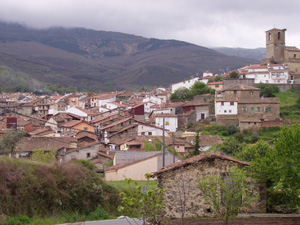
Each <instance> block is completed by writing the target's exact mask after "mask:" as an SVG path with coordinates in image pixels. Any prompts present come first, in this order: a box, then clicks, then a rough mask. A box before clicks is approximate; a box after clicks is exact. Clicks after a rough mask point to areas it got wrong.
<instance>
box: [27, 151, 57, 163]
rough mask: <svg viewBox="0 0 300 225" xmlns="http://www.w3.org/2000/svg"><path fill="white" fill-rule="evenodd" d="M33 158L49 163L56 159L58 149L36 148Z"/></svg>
mask: <svg viewBox="0 0 300 225" xmlns="http://www.w3.org/2000/svg"><path fill="white" fill-rule="evenodd" d="M32 159H33V160H36V161H38V162H44V163H49V162H53V161H54V160H56V151H44V149H42V148H40V149H36V150H33V151H32Z"/></svg>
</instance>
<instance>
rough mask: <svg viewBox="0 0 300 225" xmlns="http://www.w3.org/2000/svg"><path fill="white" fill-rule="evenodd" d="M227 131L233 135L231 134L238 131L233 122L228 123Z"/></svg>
mask: <svg viewBox="0 0 300 225" xmlns="http://www.w3.org/2000/svg"><path fill="white" fill-rule="evenodd" d="M227 131H228V133H229V135H233V134H235V133H236V132H238V128H237V127H236V125H235V124H230V125H229V126H228V127H227Z"/></svg>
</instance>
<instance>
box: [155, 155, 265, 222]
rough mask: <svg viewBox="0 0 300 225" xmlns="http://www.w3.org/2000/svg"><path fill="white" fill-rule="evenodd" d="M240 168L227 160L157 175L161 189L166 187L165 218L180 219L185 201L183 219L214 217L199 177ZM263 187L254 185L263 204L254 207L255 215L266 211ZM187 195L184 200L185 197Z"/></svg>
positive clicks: (208, 162) (205, 162)
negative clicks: (199, 185)
mask: <svg viewBox="0 0 300 225" xmlns="http://www.w3.org/2000/svg"><path fill="white" fill-rule="evenodd" d="M235 165H237V163H234V162H232V161H228V160H220V159H214V160H205V161H201V162H198V163H195V164H191V165H188V166H186V167H184V168H179V169H176V170H171V171H168V172H164V173H162V174H160V175H159V176H158V186H159V187H161V188H167V192H166V194H165V200H167V205H166V207H165V211H164V213H165V216H166V217H168V218H181V215H182V202H184V199H185V208H186V212H185V214H184V218H196V217H203V216H208V217H211V216H213V214H212V213H211V208H210V206H209V205H208V204H207V203H206V202H205V199H204V197H203V195H202V194H201V192H200V190H199V188H198V182H197V180H198V178H200V177H203V176H207V175H218V176H220V175H221V173H224V172H228V170H229V168H230V167H232V166H235ZM264 189H265V188H263V186H262V185H261V184H255V185H254V187H253V193H254V194H257V193H258V192H259V191H260V190H261V194H260V201H259V202H258V203H257V204H256V205H255V210H254V209H250V210H251V211H255V212H265V211H266V192H265V191H263V190H264ZM184 196H185V197H184Z"/></svg>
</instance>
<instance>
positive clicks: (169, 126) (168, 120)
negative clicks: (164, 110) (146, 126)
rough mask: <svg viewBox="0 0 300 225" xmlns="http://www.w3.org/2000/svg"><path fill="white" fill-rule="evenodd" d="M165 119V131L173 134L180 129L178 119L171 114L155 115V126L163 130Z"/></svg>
mask: <svg viewBox="0 0 300 225" xmlns="http://www.w3.org/2000/svg"><path fill="white" fill-rule="evenodd" d="M164 119H165V129H166V130H169V131H171V132H176V130H177V128H178V118H177V116H176V115H171V114H157V115H155V126H157V127H160V128H163V127H164V123H163V121H164Z"/></svg>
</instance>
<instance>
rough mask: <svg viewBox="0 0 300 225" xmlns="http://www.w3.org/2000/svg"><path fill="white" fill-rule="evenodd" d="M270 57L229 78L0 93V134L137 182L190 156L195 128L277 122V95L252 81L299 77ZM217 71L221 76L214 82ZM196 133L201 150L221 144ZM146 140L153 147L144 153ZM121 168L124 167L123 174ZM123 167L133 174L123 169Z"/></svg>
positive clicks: (19, 149)
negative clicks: (150, 86) (135, 87)
mask: <svg viewBox="0 0 300 225" xmlns="http://www.w3.org/2000/svg"><path fill="white" fill-rule="evenodd" d="M284 31H285V30H278V29H272V30H271V31H267V37H268V38H269V35H274V36H275V37H276V38H277V41H280V39H278V37H279V36H278V34H277V32H279V33H280V34H281V35H282V37H283V38H284ZM268 44H269V39H267V56H268V52H270V51H271V50H269V49H268ZM289 51H290V50H289ZM297 51H298V50H297ZM275 56H276V55H275ZM273 58H274V57H273V56H272V58H271V59H266V60H264V61H267V60H269V61H272V62H273V64H271V63H270V62H268V63H267V64H260V65H248V66H245V67H243V68H240V69H237V70H235V71H232V72H235V73H236V74H238V76H237V77H235V78H232V76H231V74H232V72H228V73H225V74H213V73H210V72H209V71H205V72H204V73H203V76H202V77H193V78H191V79H188V80H184V81H181V82H178V83H174V84H171V85H170V88H156V89H154V90H152V91H140V92H128V91H119V92H118V91H116V92H109V93H102V94H94V93H68V94H65V95H58V94H55V95H51V96H46V95H44V96H36V95H34V94H32V93H2V94H1V95H0V104H1V108H0V113H1V120H0V127H1V130H0V132H1V136H2V135H4V134H5V133H6V132H7V130H8V129H11V128H13V129H19V130H22V131H25V132H26V137H24V138H22V140H21V141H19V143H18V144H17V146H16V154H17V155H16V156H17V157H26V158H30V157H31V154H32V151H33V150H36V149H43V150H44V151H56V152H57V158H58V160H60V161H69V160H73V159H83V160H91V162H93V163H94V164H95V165H96V166H97V168H99V169H104V167H105V165H107V163H108V162H110V161H113V165H112V166H111V167H109V168H106V169H105V170H106V176H105V179H106V180H123V179H124V178H125V177H131V178H134V179H138V180H142V179H145V178H144V177H143V175H144V174H145V173H151V172H155V171H157V170H159V169H161V168H162V167H163V166H167V165H169V164H172V163H174V162H177V161H180V160H181V157H183V156H187V155H189V154H190V151H191V150H192V149H193V146H194V141H195V136H196V127H198V128H197V129H199V127H200V128H201V126H209V125H215V124H217V125H225V126H228V125H231V124H234V125H236V126H237V127H238V128H239V130H240V132H244V131H250V132H257V131H258V130H259V129H261V128H263V127H272V126H275V127H278V126H280V124H281V117H280V109H279V105H280V101H279V99H278V98H274V97H264V96H260V89H259V88H257V87H256V86H257V85H258V84H259V83H265V84H269V85H276V86H279V88H280V89H281V90H288V89H290V88H292V87H297V83H298V80H297V78H298V76H297V68H296V67H295V66H293V71H291V70H290V69H291V68H290V67H289V63H288V62H287V61H283V60H281V61H280V62H281V64H278V63H276V64H275V61H274V60H277V61H278V60H279V59H277V58H278V57H277V56H276V57H275V58H274V59H273ZM295 68H296V69H295ZM218 77H219V78H220V79H219V80H217V81H215V80H216V78H218ZM196 82H202V83H204V84H205V85H206V86H207V87H208V88H211V90H213V92H212V93H211V91H210V92H209V93H206V94H202V95H195V96H193V99H188V100H184V101H172V99H171V95H172V94H173V93H175V92H176V91H177V90H180V89H182V88H186V89H190V88H192V87H193V85H194V84H195V83H196ZM200 139H201V142H200V149H201V150H206V149H209V148H210V147H211V146H212V145H215V144H220V143H222V139H221V138H220V137H218V136H216V135H208V136H206V135H203V134H200ZM163 143H164V146H165V148H167V149H168V150H169V151H167V152H168V153H167V154H166V157H163V156H162V151H161V150H162V147H161V146H162V145H163ZM149 146H152V147H151V150H153V149H154V150H156V151H149ZM158 150H160V151H158ZM174 154H175V155H176V156H175V155H174ZM154 158H155V160H154ZM162 158H165V159H164V162H162ZM153 160H154V161H155V163H153ZM147 163H148V164H147ZM163 163H166V164H163ZM138 164H145V165H147V166H143V167H142V168H143V169H141V170H139V174H137V172H136V171H137V170H136V169H135V167H136V166H138ZM150 165H151V166H150ZM124 167H126V172H124V171H123V172H122V168H124ZM129 168H132V171H133V172H132V173H131V172H128V171H130V169H129ZM126 173H128V174H126Z"/></svg>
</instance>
